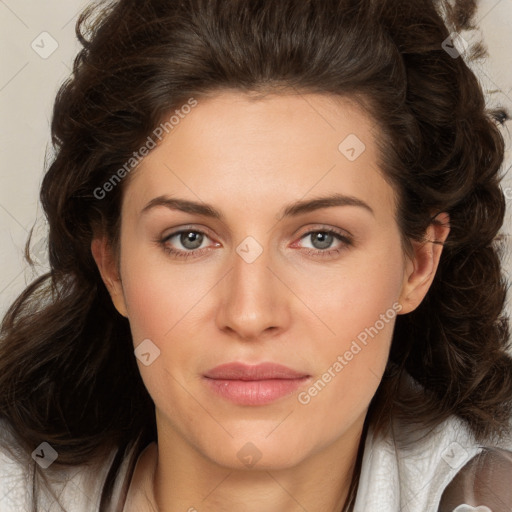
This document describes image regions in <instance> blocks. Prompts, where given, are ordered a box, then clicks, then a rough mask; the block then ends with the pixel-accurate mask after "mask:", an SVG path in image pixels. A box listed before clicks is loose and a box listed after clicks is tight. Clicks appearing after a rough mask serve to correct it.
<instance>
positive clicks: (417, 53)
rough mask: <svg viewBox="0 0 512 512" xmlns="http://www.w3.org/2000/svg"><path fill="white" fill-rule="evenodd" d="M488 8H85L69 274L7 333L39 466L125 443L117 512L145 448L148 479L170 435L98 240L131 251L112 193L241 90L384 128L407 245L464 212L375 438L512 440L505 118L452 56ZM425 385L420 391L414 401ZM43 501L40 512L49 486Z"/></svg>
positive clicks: (63, 151) (301, 2)
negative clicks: (463, 432) (421, 434)
mask: <svg viewBox="0 0 512 512" xmlns="http://www.w3.org/2000/svg"><path fill="white" fill-rule="evenodd" d="M474 12H475V3H474V2H472V1H467V0H466V1H463V2H458V3H455V4H448V3H447V2H441V0H436V1H433V0H414V1H411V0H279V1H271V0H268V1H267V0H257V1H251V2H247V1H245V0H230V1H226V0H179V1H178V0H119V1H116V2H107V3H105V2H103V4H102V5H100V6H96V7H91V8H89V9H88V10H86V11H85V12H84V13H83V14H82V15H81V17H80V19H79V21H78V22H77V36H78V38H79V40H80V42H81V44H82V45H83V49H82V50H81V51H80V53H79V54H78V56H77V57H76V59H75V63H74V68H73V74H72V76H71V77H70V78H69V79H68V80H67V81H66V82H65V83H64V84H63V85H62V87H61V88H60V90H59V93H58V95H57V98H56V101H55V106H54V112H53V120H52V126H51V132H52V142H53V145H54V148H55V156H54V157H53V159H52V161H51V163H50V165H49V167H48V169H47V172H46V174H45V177H44V180H43V183H42V187H41V202H42V205H43V208H44V211H45V215H46V217H47V220H48V223H49V239H48V240H49V248H48V249H49V263H50V271H49V272H48V273H46V274H45V275H43V276H41V277H39V278H38V279H37V280H35V281H34V282H33V283H32V284H30V285H29V286H28V287H27V288H26V289H25V290H24V291H23V292H22V293H21V295H20V296H19V298H18V299H17V300H16V301H15V302H14V304H13V305H12V306H11V307H10V309H9V310H8V312H7V314H6V315H5V318H4V320H3V323H2V326H1V331H0V341H1V343H0V390H1V392H0V417H1V418H4V419H6V420H8V423H9V425H11V426H12V434H13V435H14V436H15V439H16V440H17V442H19V444H20V446H21V447H22V448H23V449H24V450H26V451H27V453H30V452H32V451H33V449H34V448H35V447H36V446H38V445H39V444H40V442H41V440H42V439H44V440H46V441H47V442H49V443H50V444H51V445H52V446H53V447H54V448H55V449H56V450H57V451H58V453H59V458H58V461H56V462H55V464H60V465H62V466H73V465H79V464H85V463H87V462H88V461H90V460H92V459H95V458H97V457H104V456H105V455H106V454H107V453H110V452H111V450H112V447H115V457H114V458H113V461H112V464H111V466H110V468H109V471H108V474H107V477H106V479H105V482H104V484H103V488H102V494H101V504H100V510H101V511H103V510H107V507H108V506H110V504H111V501H112V493H113V488H114V484H115V482H116V479H117V477H118V475H119V470H120V466H121V463H122V462H123V461H124V460H125V458H126V457H127V456H128V455H129V453H132V456H131V457H130V463H129V471H128V475H131V474H132V472H133V469H134V465H135V462H136V459H137V456H138V455H139V454H140V452H141V450H142V449H143V448H144V447H145V446H146V445H147V444H148V443H149V442H151V441H155V440H156V424H155V414H154V404H153V402H152V400H151V397H150V395H149V394H148V392H147V390H146V388H145V386H144V384H143V381H142V379H141V376H140V374H139V371H138V367H137V364H136V361H135V356H134V353H133V345H132V339H131V335H130V329H129V324H128V321H127V320H126V319H125V318H124V317H122V316H121V315H119V314H118V313H117V311H116V310H115V308H114V307H113V305H112V302H111V299H110V296H109V294H108V293H107V290H106V288H105V286H104V284H103V282H102V280H101V277H100V274H99V272H98V269H97V267H96V264H95V262H94V260H93V257H92V254H91V250H90V246H91V240H92V238H93V236H95V235H98V234H105V235H107V236H108V237H109V239H110V240H111V242H112V244H113V246H114V247H116V245H117V242H118V237H119V224H120V206H121V200H122V197H123V190H124V188H125V187H126V183H127V182H128V180H129V178H125V179H124V180H122V181H121V182H120V183H119V185H118V186H116V187H112V190H111V191H109V193H108V194H107V195H106V196H105V197H104V198H101V199H100V198H98V194H95V193H94V191H97V190H98V188H101V187H103V186H104V184H105V183H106V182H107V181H109V180H110V179H111V178H112V176H114V175H115V173H116V172H117V171H118V170H119V169H120V168H122V167H123V165H124V164H125V163H126V162H127V161H129V159H130V158H131V157H132V156H133V153H134V152H135V151H137V150H138V149H139V148H140V147H141V146H142V145H143V144H144V142H145V141H146V140H147V137H148V135H150V134H151V133H152V131H153V130H155V128H156V127H157V126H158V125H159V124H160V123H161V120H162V119H164V118H165V117H166V116H168V115H169V113H172V112H173V111H174V110H175V109H177V108H179V107H180V106H181V105H183V104H184V103H185V102H186V101H187V99H188V98H191V97H194V98H197V99H198V101H200V99H201V97H204V96H205V95H208V94H210V93H212V92H213V93H214V92H216V91H219V90H222V89H235V90H239V91H246V92H254V91H256V92H260V93H263V94H264V93H268V92H280V91H290V90H295V91H296V92H297V93H309V92H314V93H322V94H330V95H338V96H344V97H348V98H350V99H353V100H355V101H357V102H358V103H359V104H361V105H362V106H363V107H364V108H365V109H366V111H367V112H368V114H369V115H370V116H371V117H372V118H373V119H374V120H375V122H376V123H377V124H378V126H379V128H380V130H379V132H380V134H381V137H380V140H379V148H380V167H381V169H382V171H383V173H384V175H385V176H386V178H387V179H388V180H389V182H390V183H391V184H392V186H393V188H394V190H395V193H396V195H397V198H398V206H397V213H396V218H397V222H398V224H399V227H400V230H401V233H402V237H403V240H404V241H406V243H410V242H411V241H413V240H417V241H421V240H423V239H424V235H425V232H426V228H427V227H428V225H429V224H430V223H432V222H436V220H435V215H436V214H437V213H439V212H448V213H449V215H450V225H451V230H450V234H449V236H448V239H447V241H446V242H445V244H444V249H443V252H442V256H441V260H440V263H439V268H438V271H437V274H436V277H435V279H434V282H433V284H432V286H431V289H430V290H429V292H428V294H427V296H426V298H425V299H424V300H423V302H422V303H421V304H420V306H419V307H418V308H417V309H416V310H415V311H413V312H411V313H409V314H407V315H402V316H400V317H398V318H397V321H396V326H395V331H394V335H393V340H392V347H391V354H390V359H389V363H388V367H387V369H386V372H385V374H384V377H383V379H382V382H381V384H380V387H379V389H378V391H377V393H376V395H375V396H374V399H373V400H372V403H371V406H370V410H369V412H368V417H367V418H368V421H369V422H370V423H371V425H372V426H373V427H374V429H375V431H376V432H379V431H382V430H383V429H385V428H386V426H387V425H389V423H390V419H391V418H392V417H394V416H396V415H402V416H404V418H405V419H406V421H408V422H409V423H413V422H418V423H420V424H422V425H438V424H439V423H440V422H441V421H443V420H444V419H446V418H448V417H449V416H451V415H456V416H458V417H460V418H462V419H463V420H464V421H465V422H466V423H467V425H468V426H469V428H470V430H471V431H472V432H473V434H474V435H475V437H476V439H478V440H482V441H483V440H486V439H489V438H490V437H491V436H496V435H498V436H499V435H502V434H504V433H505V432H508V429H509V419H510V415H511V413H512V398H511V397H512V360H511V358H510V356H509V355H508V354H507V347H508V339H509V331H508V319H507V317H506V316H505V315H504V311H503V310H504V301H505V297H506V283H505V281H504V279H503V274H502V269H501V263H500V258H499V254H498V247H497V239H498V233H499V230H500V228H501V226H502V223H503V218H504V212H505V201H504V196H503V193H502V191H501V189H500V167H501V164H502V161H503V155H504V141H503V138H502V136H501V133H500V131H499V129H498V120H501V121H503V120H504V119H505V118H506V115H505V114H504V113H503V112H502V111H500V112H490V111H488V110H487V109H486V105H485V98H484V94H483V91H482V89H481V86H480V84H479V82H478V80H477V78H476V77H475V75H474V73H473V72H472V71H471V69H470V68H469V66H468V64H467V63H466V62H465V61H464V59H463V58H461V57H459V58H454V57H453V55H449V54H448V53H447V52H446V51H445V50H444V49H443V41H446V40H447V38H448V37H449V36H450V31H451V30H462V29H470V28H472V26H471V19H472V18H473V14H474ZM473 53H474V54H478V55H482V47H481V46H478V47H475V48H473ZM135 172H136V171H135ZM406 373H407V374H409V375H411V376H412V377H413V378H414V379H415V380H416V381H417V382H419V383H420V384H421V389H419V390H416V391H411V392H410V393H409V394H408V395H407V396H401V395H400V394H399V393H398V389H399V382H400V380H401V378H402V376H403V375H404V374H406ZM33 465H34V476H35V475H36V473H40V470H39V468H38V466H37V464H35V463H34V464H33ZM39 477H42V478H44V475H39ZM128 482H129V479H128V480H126V481H125V484H124V492H125V494H126V490H127V483H128ZM354 482H356V480H355V481H354ZM33 493H34V496H33V498H34V504H33V507H34V510H36V509H37V505H36V503H35V493H36V479H35V478H34V482H33Z"/></svg>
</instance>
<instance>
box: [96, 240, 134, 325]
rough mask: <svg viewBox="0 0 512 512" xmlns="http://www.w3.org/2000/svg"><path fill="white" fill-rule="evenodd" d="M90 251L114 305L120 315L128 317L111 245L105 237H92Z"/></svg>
mask: <svg viewBox="0 0 512 512" xmlns="http://www.w3.org/2000/svg"><path fill="white" fill-rule="evenodd" d="M91 252H92V255H93V258H94V261H95V262H96V265H97V266H98V270H99V272H100V274H101V278H102V280H103V282H104V283H105V286H106V287H107V290H108V292H109V294H110V297H111V299H112V303H113V304H114V307H115V308H116V309H117V311H118V312H119V314H120V315H122V316H124V317H126V318H128V312H127V309H126V303H125V300H124V294H123V287H122V284H121V279H120V277H119V274H118V271H117V267H116V263H115V260H114V256H113V254H112V250H111V247H110V245H109V244H108V241H107V240H106V238H105V237H102V238H94V239H93V241H92V242H91Z"/></svg>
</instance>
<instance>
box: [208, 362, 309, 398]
mask: <svg viewBox="0 0 512 512" xmlns="http://www.w3.org/2000/svg"><path fill="white" fill-rule="evenodd" d="M203 377H204V381H205V383H206V385H207V386H208V387H209V389H210V390H211V391H213V392H215V393H216V394H217V395H220V396H221V397H223V398H225V399H227V400H230V401H231V402H234V403H235V404H238V405H265V404H268V403H271V402H274V401H276V400H278V399H279V398H282V397H284V396H287V395H290V394H292V393H293V392H294V391H295V390H296V389H297V388H298V387H299V386H301V385H303V384H304V383H305V382H306V381H308V380H309V379H310V378H311V376H310V375H309V374H307V373H304V372H299V371H296V370H292V369H291V368H288V367H287V366H283V365H280V364H275V363H261V364H258V365H247V364H244V363H237V362H233V363H227V364H222V365H220V366H216V367H215V368H212V369H211V370H209V371H208V372H206V373H205V374H204V375H203Z"/></svg>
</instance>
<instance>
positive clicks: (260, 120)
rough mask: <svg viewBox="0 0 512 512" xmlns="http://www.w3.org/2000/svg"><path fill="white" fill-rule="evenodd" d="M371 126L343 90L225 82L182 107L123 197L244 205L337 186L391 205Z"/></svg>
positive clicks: (139, 201)
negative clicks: (275, 90)
mask: <svg viewBox="0 0 512 512" xmlns="http://www.w3.org/2000/svg"><path fill="white" fill-rule="evenodd" d="M377 136H378V131H377V128H376V124H375V122H374V121H373V119H372V118H371V117H370V116H369V115H368V114H367V113H366V112H365V111H364V110H362V108H360V107H359V106H358V104H357V103H355V102H354V101H350V100H349V99H346V98H341V97H333V96H328V95H320V94H279V95H277V94H274V95H266V96H265V97H261V96H259V97H254V96H252V95H248V94H246V93H242V92H236V91H223V92H220V93H218V94H215V95H213V96H210V97H208V98H203V99H198V103H197V106H195V107H194V108H193V109H191V110H189V113H188V114H186V115H182V116H181V117H180V119H179V122H177V123H175V124H174V125H173V128H172V131H170V133H169V134H168V135H166V136H165V137H164V138H163V140H162V142H161V143H160V144H159V145H158V147H157V148H155V149H153V151H152V152H151V153H150V154H149V155H148V156H147V157H146V158H145V159H144V160H143V161H142V163H141V164H140V165H139V167H138V169H137V170H136V171H135V172H134V173H133V175H132V176H131V179H130V183H129V184H128V186H127V189H126V191H125V195H126V198H125V201H128V202H129V203H130V204H131V205H135V206H136V207H137V208H139V209H141V208H143V207H144V204H145V203H144V202H147V201H149V200H151V199H153V198H154V197H157V196H160V195H162V194H168V195H173V194H176V195H179V196H180V197H189V198H190V199H194V200H196V201H197V200H205V201H206V200H207V202H209V203H217V204H218V205H219V206H221V207H222V206H223V207H226V208H227V207H229V206H231V207H232V208H234V209H237V210H240V206H242V205H243V209H244V211H245V212H247V211H248V210H251V209H253V210H258V211H261V210H262V209H265V208H266V207H267V206H269V207H270V205H272V204H275V205H277V204H283V203H287V202H289V201H290V200H293V199H299V198H303V197H306V196H307V195H308V194H309V195H321V194H325V193H326V192H329V193H332V192H339V193H344V194H346V195H352V196H358V197H360V198H361V199H362V200H364V201H366V202H370V201H372V202H374V203H378V205H377V206H378V208H381V209H391V210H393V208H394V194H393V190H392V188H391V187H390V186H389V185H388V183H387V182H386V181H385V180H384V178H383V176H382V173H381V171H380V169H379V168H378V154H377V146H376V143H375V137H377ZM226 200H228V201H229V202H228V203H226Z"/></svg>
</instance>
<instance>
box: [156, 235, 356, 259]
mask: <svg viewBox="0 0 512 512" xmlns="http://www.w3.org/2000/svg"><path fill="white" fill-rule="evenodd" d="M182 233H196V234H201V235H204V236H206V237H208V234H207V233H205V232H204V231H201V230H198V229H182V230H180V231H175V232H174V233H171V234H169V235H167V236H166V237H164V238H162V239H160V240H158V243H159V244H160V245H161V246H162V248H163V250H164V251H165V252H166V253H167V254H169V255H170V256H172V257H173V258H174V257H175V258H181V259H187V258H190V257H194V258H199V257H200V256H202V255H203V254H204V253H205V252H206V251H210V250H211V249H210V248H209V247H203V248H202V249H194V250H189V251H181V250H177V249H174V248H172V247H169V246H168V245H167V242H168V241H169V240H170V239H171V238H173V237H175V236H176V235H181V234H182ZM317 233H323V234H327V235H333V236H334V237H335V238H337V239H338V240H339V241H340V242H343V244H344V245H345V247H344V248H341V249H326V250H320V249H310V248H308V247H306V248H305V250H306V254H308V255H311V256H319V257H321V258H324V257H330V256H333V255H334V254H339V253H340V252H341V251H342V250H343V249H345V248H347V247H350V246H352V245H353V241H352V239H351V238H350V237H348V236H346V235H344V234H342V233H341V232H339V231H337V230H335V229H332V228H327V229H317V230H314V231H308V232H307V233H304V234H303V235H302V236H301V237H300V239H299V240H302V239H303V238H306V237H307V236H310V235H313V234H317ZM208 238H209V237H208Z"/></svg>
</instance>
